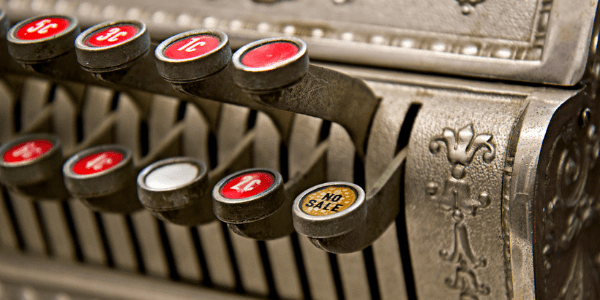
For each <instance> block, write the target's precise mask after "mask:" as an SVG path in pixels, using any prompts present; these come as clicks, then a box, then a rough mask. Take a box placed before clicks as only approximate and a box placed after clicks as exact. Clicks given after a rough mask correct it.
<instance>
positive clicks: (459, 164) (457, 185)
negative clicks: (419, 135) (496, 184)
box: [429, 125, 496, 214]
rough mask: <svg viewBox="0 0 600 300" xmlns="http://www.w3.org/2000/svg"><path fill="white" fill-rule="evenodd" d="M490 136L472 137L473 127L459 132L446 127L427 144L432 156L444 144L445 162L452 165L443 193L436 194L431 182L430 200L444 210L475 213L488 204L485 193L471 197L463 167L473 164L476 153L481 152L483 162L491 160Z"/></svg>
mask: <svg viewBox="0 0 600 300" xmlns="http://www.w3.org/2000/svg"><path fill="white" fill-rule="evenodd" d="M491 140H492V135H490V134H479V135H477V136H475V133H474V131H473V125H467V126H465V127H463V128H461V129H460V130H459V131H458V133H456V132H455V131H454V130H452V129H449V128H446V129H444V131H443V133H442V135H440V136H437V137H435V138H434V139H433V140H432V141H431V143H430V144H429V150H430V151H431V153H434V154H437V153H439V152H440V149H441V148H442V146H443V145H444V144H445V145H446V148H447V150H448V151H447V153H448V161H449V162H450V163H451V164H452V170H451V177H449V178H447V179H446V182H445V185H444V186H445V187H444V192H443V193H442V194H441V195H440V196H437V195H436V191H435V190H436V189H435V188H433V187H434V186H435V185H436V184H435V183H433V184H432V183H430V185H429V187H430V191H429V194H430V196H431V197H432V199H433V200H438V201H439V203H440V206H441V207H442V209H444V210H452V209H454V210H456V209H458V210H460V211H463V212H468V213H469V214H475V212H476V210H477V208H479V207H486V206H487V205H489V197H488V195H487V193H486V192H483V193H481V194H480V195H479V198H473V197H471V191H470V188H469V184H468V183H467V181H466V180H465V176H466V172H465V168H466V167H467V166H468V165H469V164H470V163H471V162H472V161H473V158H474V157H475V153H476V152H477V151H478V150H479V149H482V154H483V161H484V162H486V163H489V162H491V161H492V160H494V157H495V156H496V148H495V147H494V145H493V144H492V143H491Z"/></svg>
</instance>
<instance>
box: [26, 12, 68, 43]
mask: <svg viewBox="0 0 600 300" xmlns="http://www.w3.org/2000/svg"><path fill="white" fill-rule="evenodd" d="M70 24H71V22H70V21H69V20H68V19H66V18H61V17H49V18H43V19H38V20H34V21H31V22H29V23H27V24H24V25H23V26H21V27H20V28H19V29H18V30H17V33H16V36H17V37H18V38H20V39H22V40H28V41H34V40H41V39H45V38H49V37H51V36H53V35H57V34H59V33H61V32H63V31H65V30H66V29H67V28H69V25H70Z"/></svg>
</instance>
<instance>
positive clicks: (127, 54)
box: [75, 21, 150, 73]
mask: <svg viewBox="0 0 600 300" xmlns="http://www.w3.org/2000/svg"><path fill="white" fill-rule="evenodd" d="M149 47H150V37H149V35H148V31H147V30H146V25H145V24H144V23H142V22H139V21H114V22H106V23H101V24H98V25H96V26H93V27H91V28H89V29H87V30H85V31H84V32H82V33H81V34H80V35H79V36H77V39H76V40H75V51H76V53H77V61H78V62H79V64H80V65H81V66H82V67H83V68H84V69H86V70H88V71H90V72H95V73H101V72H110V71H114V70H119V69H124V68H126V67H128V66H130V65H131V64H133V63H134V62H135V61H137V60H138V59H139V58H140V57H141V56H143V55H144V54H145V53H146V52H148V49H149Z"/></svg>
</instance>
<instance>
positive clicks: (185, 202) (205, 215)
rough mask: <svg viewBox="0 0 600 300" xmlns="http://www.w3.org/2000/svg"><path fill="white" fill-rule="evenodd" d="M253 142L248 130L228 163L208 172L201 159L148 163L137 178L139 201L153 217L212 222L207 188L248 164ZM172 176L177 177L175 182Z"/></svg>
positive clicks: (181, 222)
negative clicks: (159, 180) (170, 182)
mask: <svg viewBox="0 0 600 300" xmlns="http://www.w3.org/2000/svg"><path fill="white" fill-rule="evenodd" d="M253 142H254V133H253V132H251V133H249V134H247V135H246V137H245V138H244V139H243V140H242V141H240V143H239V144H238V145H237V146H236V149H235V150H234V151H233V155H232V156H231V158H230V159H229V160H228V161H227V162H225V163H222V164H219V166H218V167H217V168H215V169H213V170H211V171H210V172H207V168H206V166H205V164H204V163H203V162H201V161H198V160H196V159H192V158H187V157H176V158H168V159H164V160H161V161H158V162H156V163H154V164H151V165H150V166H148V167H146V168H145V169H143V170H142V171H141V172H140V173H139V175H138V178H137V190H138V197H139V200H140V202H141V203H142V205H143V206H144V207H145V208H146V209H148V210H150V211H151V212H152V213H153V214H154V215H155V216H157V217H158V218H160V219H163V220H165V221H169V222H171V223H175V224H179V225H184V226H196V225H199V224H204V223H208V222H211V221H213V220H214V219H215V215H214V214H213V204H212V197H211V194H210V192H209V191H208V189H209V188H210V187H212V186H214V185H215V184H216V183H217V182H218V181H219V180H221V179H222V178H223V177H225V175H226V174H230V173H231V172H236V171H239V170H241V169H245V168H248V167H250V165H251V159H252V158H251V155H249V154H251V149H252V143H253ZM194 170H195V172H194ZM178 173H183V174H178ZM186 174H187V176H185V175H186ZM191 174H195V175H194V176H192V175H191ZM175 176H177V177H178V178H177V179H178V180H176V182H175V181H174V180H175V179H173V178H174V177H175ZM182 176H183V177H182ZM152 177H154V179H152ZM159 178H164V180H163V182H158V179H159ZM169 181H173V184H169V183H168V182H169Z"/></svg>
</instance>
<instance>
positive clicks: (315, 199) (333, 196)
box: [300, 185, 358, 216]
mask: <svg viewBox="0 0 600 300" xmlns="http://www.w3.org/2000/svg"><path fill="white" fill-rule="evenodd" d="M357 197H358V192H357V191H356V189H354V188H352V187H350V186H345V185H334V186H325V187H323V188H321V189H317V190H315V191H313V192H311V193H310V194H307V195H306V196H305V197H304V198H303V199H302V201H301V202H300V207H301V209H302V211H303V212H305V213H306V214H309V215H311V216H327V215H332V214H335V213H338V212H341V211H343V210H345V209H346V208H348V207H350V206H351V205H352V204H354V202H355V201H356V198H357Z"/></svg>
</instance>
